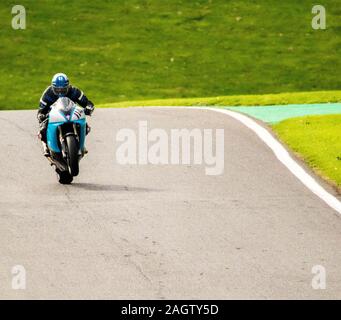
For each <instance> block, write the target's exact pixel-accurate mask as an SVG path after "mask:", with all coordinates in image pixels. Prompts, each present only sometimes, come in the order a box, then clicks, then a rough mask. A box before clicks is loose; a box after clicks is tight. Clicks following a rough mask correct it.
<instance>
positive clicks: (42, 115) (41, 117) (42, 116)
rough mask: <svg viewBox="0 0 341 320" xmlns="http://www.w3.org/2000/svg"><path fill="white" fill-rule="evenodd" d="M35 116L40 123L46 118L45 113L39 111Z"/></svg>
mask: <svg viewBox="0 0 341 320" xmlns="http://www.w3.org/2000/svg"><path fill="white" fill-rule="evenodd" d="M37 118H38V121H39V123H42V122H43V121H45V120H46V115H45V114H43V113H39V114H38V116H37Z"/></svg>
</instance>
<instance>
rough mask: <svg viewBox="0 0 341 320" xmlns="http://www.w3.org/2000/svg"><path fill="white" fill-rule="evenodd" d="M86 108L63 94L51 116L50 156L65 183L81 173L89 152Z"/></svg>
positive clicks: (60, 179)
mask: <svg viewBox="0 0 341 320" xmlns="http://www.w3.org/2000/svg"><path fill="white" fill-rule="evenodd" d="M86 130H87V125H86V116H85V112H84V109H83V108H82V107H79V106H78V105H77V104H75V103H74V102H73V101H72V100H70V99H69V98H67V97H63V98H59V99H58V100H57V101H56V102H55V103H54V104H53V105H52V106H51V111H50V112H49V117H48V126H47V146H48V148H49V150H50V156H49V157H48V160H49V161H50V162H51V165H52V166H55V168H56V173H57V178H58V181H59V183H61V184H70V183H71V182H72V181H73V177H76V176H78V174H79V161H80V160H81V159H82V158H83V157H84V155H85V153H86V149H85V146H84V145H85V136H86V134H87V132H86Z"/></svg>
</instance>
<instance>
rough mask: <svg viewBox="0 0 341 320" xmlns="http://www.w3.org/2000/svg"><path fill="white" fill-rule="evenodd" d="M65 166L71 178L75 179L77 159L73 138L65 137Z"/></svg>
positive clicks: (76, 146) (77, 169)
mask: <svg viewBox="0 0 341 320" xmlns="http://www.w3.org/2000/svg"><path fill="white" fill-rule="evenodd" d="M65 140H66V141H65V142H66V145H67V149H68V150H67V165H68V168H69V173H70V175H71V176H73V177H76V176H78V174H79V158H78V143H77V140H76V137H75V136H67V137H66V139H65Z"/></svg>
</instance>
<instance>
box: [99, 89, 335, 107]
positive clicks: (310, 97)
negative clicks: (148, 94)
mask: <svg viewBox="0 0 341 320" xmlns="http://www.w3.org/2000/svg"><path fill="white" fill-rule="evenodd" d="M324 102H325V103H328V102H341V91H316V92H293V93H278V94H263V95H236V96H220V97H208V98H184V99H159V100H137V101H124V102H115V103H106V104H101V105H98V106H99V107H102V108H125V107H134V106H142V107H144V106H267V105H286V104H307V103H324Z"/></svg>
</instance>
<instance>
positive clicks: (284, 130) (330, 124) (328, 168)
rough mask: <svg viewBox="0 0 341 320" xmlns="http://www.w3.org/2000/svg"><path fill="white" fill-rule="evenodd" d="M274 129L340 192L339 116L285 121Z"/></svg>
mask: <svg viewBox="0 0 341 320" xmlns="http://www.w3.org/2000/svg"><path fill="white" fill-rule="evenodd" d="M273 129H274V131H275V132H276V133H277V135H278V137H279V138H280V140H282V141H284V142H285V143H286V144H287V145H288V146H289V147H290V148H291V149H292V150H293V151H294V152H295V153H297V154H298V155H299V156H300V157H301V158H302V159H303V160H305V162H306V163H307V164H308V165H309V166H310V167H311V168H313V169H314V170H315V171H316V172H317V173H318V174H320V175H321V176H322V177H324V178H325V179H327V180H328V181H330V182H332V183H333V184H334V185H335V186H336V187H337V188H338V189H339V191H341V139H340V136H341V115H324V116H307V117H299V118H293V119H288V120H284V121H282V122H280V123H279V124H276V125H273Z"/></svg>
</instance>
